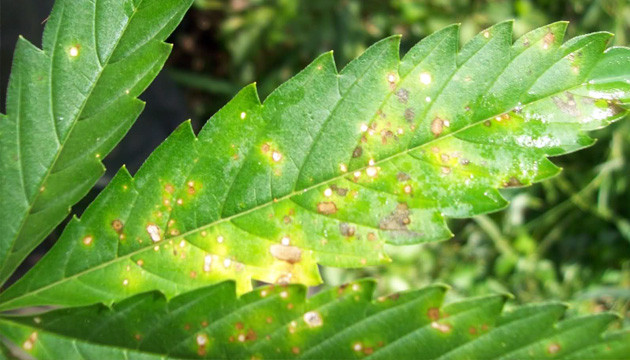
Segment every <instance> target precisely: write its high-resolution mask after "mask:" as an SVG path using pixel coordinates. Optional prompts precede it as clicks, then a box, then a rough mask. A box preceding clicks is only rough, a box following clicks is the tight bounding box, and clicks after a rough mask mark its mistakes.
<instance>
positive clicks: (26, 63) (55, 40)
mask: <svg viewBox="0 0 630 360" xmlns="http://www.w3.org/2000/svg"><path fill="white" fill-rule="evenodd" d="M191 4H192V0H168V1H157V0H144V1H143V0H126V1H119V0H107V1H105V0H104V1H70V0H60V1H57V2H56V3H55V7H54V9H53V12H52V14H51V16H50V18H49V19H48V22H47V25H46V30H45V32H44V41H43V50H40V49H38V48H36V47H35V46H34V45H32V44H31V43H29V42H28V41H26V40H25V39H23V38H20V40H19V41H18V44H17V47H16V52H15V60H14V63H13V69H12V72H11V79H10V84H9V90H8V99H7V114H6V115H2V118H1V119H0V160H1V161H0V174H1V175H0V176H1V177H0V218H1V219H2V221H0V233H1V234H2V238H1V239H0V284H2V283H3V282H4V281H5V280H6V279H7V278H8V277H9V276H10V275H11V273H12V271H13V270H15V268H16V267H17V266H18V265H19V263H20V262H21V261H22V260H24V258H25V257H26V256H27V255H28V254H29V253H30V252H31V251H32V250H33V249H34V248H35V247H36V246H37V245H39V243H41V241H42V240H43V239H44V237H45V236H46V235H48V234H49V233H50V232H51V231H52V230H53V229H54V227H55V226H57V225H58V224H59V223H60V222H61V221H62V220H63V219H64V218H65V217H66V216H67V215H68V213H69V212H70V207H71V206H72V205H74V204H75V203H76V202H77V201H78V200H80V199H81V198H82V197H83V196H84V195H85V194H86V193H87V191H88V190H89V189H90V188H91V187H92V186H93V185H94V184H95V183H96V181H97V180H98V178H99V177H100V176H101V175H102V174H103V172H104V168H103V166H102V164H101V159H102V157H104V156H105V155H106V154H107V153H109V152H110V151H111V149H112V148H113V147H114V146H115V145H116V144H117V143H118V142H119V141H120V139H121V138H122V137H123V135H124V134H125V133H126V132H127V130H128V129H129V127H130V126H131V125H132V124H133V122H134V121H135V119H136V118H137V116H138V115H139V113H140V112H141V111H142V108H143V106H144V104H143V103H142V102H141V101H140V100H138V99H137V96H138V95H139V94H140V93H142V91H143V90H144V89H145V88H146V87H147V86H148V85H149V84H150V82H151V81H152V80H153V78H154V77H155V76H156V75H157V73H158V72H159V71H160V70H161V68H162V66H163V65H164V62H165V61H166V58H167V57H168V54H169V53H170V49H171V46H170V45H168V44H165V43H164V42H163V40H164V39H166V37H167V36H168V35H169V34H170V33H171V31H172V30H173V29H174V28H175V26H176V25H177V24H178V23H179V21H180V20H181V18H182V17H183V15H184V13H185V12H186V10H187V9H188V7H189V6H190V5H191Z"/></svg>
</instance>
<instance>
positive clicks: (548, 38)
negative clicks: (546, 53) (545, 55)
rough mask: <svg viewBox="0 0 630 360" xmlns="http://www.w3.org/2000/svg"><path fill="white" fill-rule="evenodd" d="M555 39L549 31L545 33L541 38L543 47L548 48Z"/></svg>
mask: <svg viewBox="0 0 630 360" xmlns="http://www.w3.org/2000/svg"><path fill="white" fill-rule="evenodd" d="M555 41H556V35H554V34H553V33H552V32H551V31H550V32H548V33H547V34H545V37H544V38H543V48H545V49H549V47H550V46H551V45H553V43H554V42H555Z"/></svg>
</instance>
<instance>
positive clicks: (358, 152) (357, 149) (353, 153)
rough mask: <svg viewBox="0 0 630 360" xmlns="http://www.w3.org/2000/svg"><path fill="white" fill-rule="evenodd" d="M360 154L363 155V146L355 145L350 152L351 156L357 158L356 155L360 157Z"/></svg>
mask: <svg viewBox="0 0 630 360" xmlns="http://www.w3.org/2000/svg"><path fill="white" fill-rule="evenodd" d="M361 155H363V148H362V147H360V146H357V147H356V148H355V149H354V151H353V152H352V157H353V158H358V157H361Z"/></svg>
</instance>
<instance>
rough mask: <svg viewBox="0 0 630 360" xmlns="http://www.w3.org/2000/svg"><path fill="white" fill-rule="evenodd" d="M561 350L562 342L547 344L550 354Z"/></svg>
mask: <svg viewBox="0 0 630 360" xmlns="http://www.w3.org/2000/svg"><path fill="white" fill-rule="evenodd" d="M560 350H561V347H560V344H556V343H553V344H549V346H547V352H548V353H550V354H557V353H558V352H559V351H560Z"/></svg>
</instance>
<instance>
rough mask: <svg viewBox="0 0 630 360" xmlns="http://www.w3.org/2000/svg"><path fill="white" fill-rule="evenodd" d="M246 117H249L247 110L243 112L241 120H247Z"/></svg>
mask: <svg viewBox="0 0 630 360" xmlns="http://www.w3.org/2000/svg"><path fill="white" fill-rule="evenodd" d="M246 117H247V113H246V112H245V111H243V112H242V113H241V120H245V118H246Z"/></svg>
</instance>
